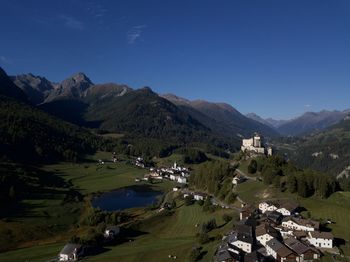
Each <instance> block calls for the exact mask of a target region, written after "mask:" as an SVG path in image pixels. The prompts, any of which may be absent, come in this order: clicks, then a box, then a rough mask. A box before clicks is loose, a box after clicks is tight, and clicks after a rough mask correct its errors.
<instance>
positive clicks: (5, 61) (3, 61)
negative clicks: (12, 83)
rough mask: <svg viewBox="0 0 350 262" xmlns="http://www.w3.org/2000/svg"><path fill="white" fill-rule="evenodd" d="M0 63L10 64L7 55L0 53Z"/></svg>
mask: <svg viewBox="0 0 350 262" xmlns="http://www.w3.org/2000/svg"><path fill="white" fill-rule="evenodd" d="M0 64H7V65H10V64H12V61H11V60H10V59H8V58H7V57H5V56H3V55H1V56H0Z"/></svg>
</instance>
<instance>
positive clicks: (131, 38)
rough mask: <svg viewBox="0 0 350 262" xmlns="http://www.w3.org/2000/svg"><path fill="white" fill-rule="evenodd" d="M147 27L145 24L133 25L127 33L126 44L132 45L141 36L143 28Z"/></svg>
mask: <svg viewBox="0 0 350 262" xmlns="http://www.w3.org/2000/svg"><path fill="white" fill-rule="evenodd" d="M145 28H147V25H137V26H133V27H132V28H131V29H130V30H129V31H128V33H127V41H128V44H130V45H132V44H134V43H136V41H137V40H138V39H140V38H141V36H142V33H143V30H144V29H145Z"/></svg>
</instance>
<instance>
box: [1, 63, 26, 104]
mask: <svg viewBox="0 0 350 262" xmlns="http://www.w3.org/2000/svg"><path fill="white" fill-rule="evenodd" d="M0 94H1V95H4V96H8V97H11V98H14V99H17V100H19V101H22V102H28V99H27V96H26V94H25V93H24V92H23V91H22V90H21V89H20V88H19V87H18V86H16V85H15V84H14V83H13V82H12V80H11V79H10V77H9V76H8V75H7V74H6V72H5V71H4V70H3V69H2V68H1V67H0Z"/></svg>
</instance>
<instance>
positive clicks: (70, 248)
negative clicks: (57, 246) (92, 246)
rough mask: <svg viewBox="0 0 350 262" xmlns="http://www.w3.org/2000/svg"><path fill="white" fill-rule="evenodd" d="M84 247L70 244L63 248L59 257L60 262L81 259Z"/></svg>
mask: <svg viewBox="0 0 350 262" xmlns="http://www.w3.org/2000/svg"><path fill="white" fill-rule="evenodd" d="M83 254H84V250H83V246H82V245H79V244H71V243H68V244H67V245H65V246H64V247H63V249H62V250H61V252H60V253H59V255H58V260H59V261H77V260H78V259H79V257H81V256H83Z"/></svg>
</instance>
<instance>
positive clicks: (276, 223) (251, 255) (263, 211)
mask: <svg viewBox="0 0 350 262" xmlns="http://www.w3.org/2000/svg"><path fill="white" fill-rule="evenodd" d="M300 210H302V207H300V206H299V205H298V204H297V203H295V202H291V201H288V200H287V201H279V200H274V201H262V202H260V203H259V206H258V207H254V206H250V205H246V206H243V207H242V210H241V212H240V221H239V222H238V223H237V225H236V227H235V229H234V230H233V231H231V232H229V233H228V234H227V235H226V236H224V237H223V240H222V243H221V244H220V246H219V247H218V249H217V252H216V255H215V261H216V262H228V261H230V262H231V261H232V262H235V261H237V262H238V261H245V262H246V261H279V262H284V261H288V262H292V261H297V262H304V261H316V260H318V259H319V258H320V257H321V256H322V254H323V253H324V252H329V253H333V254H336V253H338V249H337V248H336V247H335V246H334V236H333V234H332V233H331V232H328V231H322V225H320V222H318V221H314V220H311V219H309V218H303V217H302V216H301V215H300V214H299V211H300ZM327 222H328V223H332V221H327Z"/></svg>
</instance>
